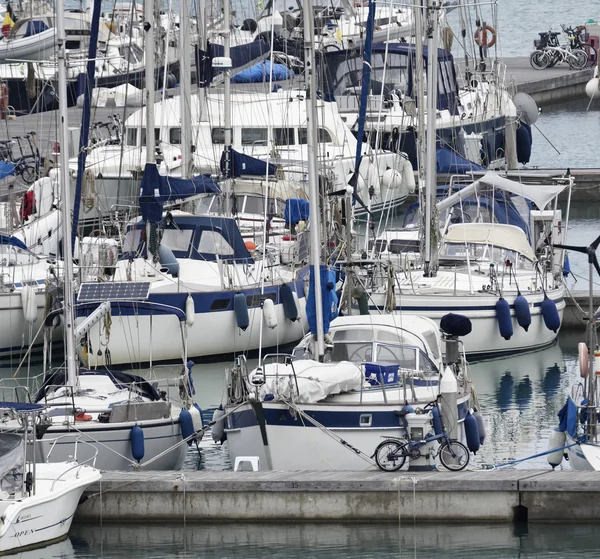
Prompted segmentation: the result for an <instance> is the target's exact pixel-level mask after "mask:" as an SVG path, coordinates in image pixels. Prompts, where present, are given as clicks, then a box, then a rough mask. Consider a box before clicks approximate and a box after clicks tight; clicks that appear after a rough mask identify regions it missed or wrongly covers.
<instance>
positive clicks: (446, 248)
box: [440, 243, 533, 270]
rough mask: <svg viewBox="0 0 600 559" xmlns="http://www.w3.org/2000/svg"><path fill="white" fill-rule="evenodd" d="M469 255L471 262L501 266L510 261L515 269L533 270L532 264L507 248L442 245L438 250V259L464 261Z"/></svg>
mask: <svg viewBox="0 0 600 559" xmlns="http://www.w3.org/2000/svg"><path fill="white" fill-rule="evenodd" d="M467 252H468V254H469V259H470V260H472V261H476V260H479V261H483V262H496V263H498V264H503V263H504V262H506V261H507V260H510V261H511V262H512V263H513V264H514V265H515V266H516V267H518V268H520V269H521V270H523V269H526V270H531V269H533V263H532V262H531V260H528V259H527V258H525V257H524V256H522V255H521V254H519V253H518V252H516V251H514V250H509V249H507V248H502V247H498V246H495V245H491V244H487V243H485V244H479V243H468V244H467V245H464V244H461V243H444V244H442V246H441V248H440V259H442V258H443V257H448V258H450V259H453V260H456V259H460V260H465V262H466V257H467Z"/></svg>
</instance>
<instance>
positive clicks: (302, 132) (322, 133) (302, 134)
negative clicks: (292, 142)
mask: <svg viewBox="0 0 600 559" xmlns="http://www.w3.org/2000/svg"><path fill="white" fill-rule="evenodd" d="M318 141H319V143H320V144H331V143H333V142H332V140H331V134H330V133H329V132H328V131H327V130H326V129H325V128H319V131H318ZM298 143H299V144H300V145H306V144H307V143H308V131H307V130H306V128H300V129H299V130H298Z"/></svg>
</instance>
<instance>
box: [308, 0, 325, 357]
mask: <svg viewBox="0 0 600 559" xmlns="http://www.w3.org/2000/svg"><path fill="white" fill-rule="evenodd" d="M313 12H314V10H313V2H312V0H304V67H305V72H306V73H305V76H306V78H305V79H306V80H307V85H308V91H307V94H306V133H307V136H308V138H307V144H306V148H307V151H308V200H309V204H310V217H309V222H310V263H311V267H312V269H311V274H314V285H315V311H316V319H317V354H318V358H319V361H322V360H323V357H324V355H325V332H324V331H323V303H322V300H323V297H322V286H321V239H320V234H319V215H320V212H319V177H318V176H317V145H318V144H317V97H316V91H317V76H316V74H315V67H314V66H315V31H314V21H313Z"/></svg>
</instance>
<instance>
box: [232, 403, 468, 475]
mask: <svg viewBox="0 0 600 559" xmlns="http://www.w3.org/2000/svg"><path fill="white" fill-rule="evenodd" d="M469 400H470V398H469V396H464V397H462V398H460V399H459V400H458V408H459V417H462V418H464V413H466V410H467V408H468V407H469ZM262 406H263V410H264V412H265V418H266V425H265V432H266V437H267V441H268V444H267V445H265V444H264V443H263V437H262V433H261V429H260V427H259V425H258V423H257V420H256V415H255V413H254V411H253V409H252V408H251V407H250V405H246V406H244V407H242V408H241V409H240V410H238V411H236V412H234V413H233V414H232V415H231V416H230V417H229V419H228V429H227V430H226V434H227V444H228V446H229V455H230V458H231V463H232V464H235V460H236V458H238V457H241V456H258V457H259V469H260V470H364V469H373V468H376V466H373V465H372V464H371V463H370V462H369V461H368V460H365V459H364V458H363V457H361V456H360V455H359V453H357V452H356V451H355V450H353V449H352V448H350V447H347V446H343V445H342V444H341V443H340V442H339V441H338V440H336V439H335V438H333V437H332V436H331V434H330V433H332V434H334V435H336V436H337V437H340V438H341V439H343V440H344V441H346V442H347V443H348V444H349V445H351V446H352V447H354V448H355V449H358V450H359V451H360V452H361V453H362V454H363V455H364V456H366V457H371V456H372V455H373V452H374V451H375V448H376V447H377V445H378V444H379V443H380V442H381V441H382V437H401V436H403V433H404V430H403V429H402V428H401V427H400V421H399V419H398V417H397V416H396V415H395V414H394V411H395V410H398V409H400V408H401V407H402V404H400V403H399V402H395V403H390V404H387V405H386V404H378V405H355V406H345V405H344V406H342V405H326V404H314V405H302V406H301V407H302V410H303V411H304V412H305V413H307V414H308V415H309V416H311V417H314V418H315V419H316V421H318V422H320V423H321V424H323V425H324V426H325V427H326V428H327V432H326V431H325V430H322V429H320V428H318V427H315V425H314V424H313V423H311V422H310V421H309V420H307V419H302V418H300V417H299V416H298V415H296V416H295V417H294V416H292V415H291V414H290V413H289V408H288V407H287V406H286V405H285V404H281V403H268V402H263V404H262ZM461 410H463V411H464V413H462V412H461ZM364 415H371V416H372V423H373V425H375V424H377V423H378V424H380V426H369V427H360V426H359V418H360V417H361V416H364ZM377 416H379V417H377ZM463 421H464V420H463V419H459V423H458V433H457V438H458V439H459V440H461V441H463V442H464V440H465V435H464V427H463Z"/></svg>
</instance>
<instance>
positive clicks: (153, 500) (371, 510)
mask: <svg viewBox="0 0 600 559" xmlns="http://www.w3.org/2000/svg"><path fill="white" fill-rule="evenodd" d="M85 497H87V498H86V499H85V501H84V502H83V503H82V504H81V505H80V506H79V508H78V510H77V514H76V520H77V521H80V522H99V521H101V522H119V523H123V522H127V523H135V522H144V523H149V522H160V523H184V522H215V521H227V522H259V521H270V522H273V521H277V522H348V523H353V522H398V521H408V520H409V519H410V520H411V521H412V520H415V521H417V522H444V523H447V522H455V523H481V522H499V523H502V522H503V523H511V522H578V521H584V522H593V521H594V520H600V472H574V471H571V470H564V471H554V472H553V471H550V470H478V471H466V472H445V471H440V472H437V471H436V472H414V473H413V472H395V473H390V472H381V471H360V472H350V471H326V472H322V471H319V472H310V471H298V472H282V471H271V472H231V471H228V472H215V471H180V472H150V471H148V472H107V473H105V474H104V476H103V479H102V481H101V482H99V483H96V484H94V485H93V486H91V487H90V488H89V489H88V490H87V492H86V493H85ZM85 497H84V498H85Z"/></svg>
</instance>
